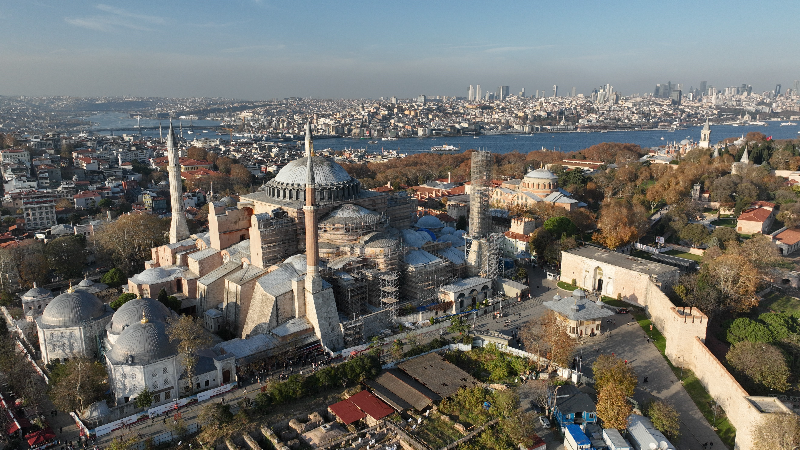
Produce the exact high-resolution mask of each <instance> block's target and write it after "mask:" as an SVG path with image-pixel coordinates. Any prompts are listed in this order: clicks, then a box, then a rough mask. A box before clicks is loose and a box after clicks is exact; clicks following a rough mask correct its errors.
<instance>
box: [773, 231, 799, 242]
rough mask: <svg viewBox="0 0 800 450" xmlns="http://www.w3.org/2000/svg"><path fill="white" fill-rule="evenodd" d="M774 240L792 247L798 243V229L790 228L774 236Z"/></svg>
mask: <svg viewBox="0 0 800 450" xmlns="http://www.w3.org/2000/svg"><path fill="white" fill-rule="evenodd" d="M775 239H777V240H779V241H781V242H782V243H784V244H786V245H794V244H796V243H798V242H800V229H797V228H790V229H788V230H784V231H781V232H780V233H778V234H777V235H776V236H775Z"/></svg>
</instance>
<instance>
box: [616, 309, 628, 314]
mask: <svg viewBox="0 0 800 450" xmlns="http://www.w3.org/2000/svg"><path fill="white" fill-rule="evenodd" d="M617 314H628V308H619V309H618V310H617Z"/></svg>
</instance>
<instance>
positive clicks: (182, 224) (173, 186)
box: [167, 122, 189, 244]
mask: <svg viewBox="0 0 800 450" xmlns="http://www.w3.org/2000/svg"><path fill="white" fill-rule="evenodd" d="M167 159H168V163H167V167H168V168H169V197H170V200H171V202H172V225H171V226H170V228H169V243H170V244H174V243H176V242H180V241H182V240H184V239H186V238H188V237H189V227H188V226H187V225H186V213H185V212H184V210H183V189H182V188H181V163H180V160H179V158H178V147H176V146H175V131H174V130H173V129H172V122H170V123H169V134H168V135H167Z"/></svg>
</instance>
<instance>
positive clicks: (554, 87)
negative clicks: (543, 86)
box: [553, 84, 558, 97]
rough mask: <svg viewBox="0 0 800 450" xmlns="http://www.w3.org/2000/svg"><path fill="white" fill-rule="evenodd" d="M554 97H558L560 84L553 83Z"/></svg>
mask: <svg viewBox="0 0 800 450" xmlns="http://www.w3.org/2000/svg"><path fill="white" fill-rule="evenodd" d="M553 97H558V85H555V84H554V85H553Z"/></svg>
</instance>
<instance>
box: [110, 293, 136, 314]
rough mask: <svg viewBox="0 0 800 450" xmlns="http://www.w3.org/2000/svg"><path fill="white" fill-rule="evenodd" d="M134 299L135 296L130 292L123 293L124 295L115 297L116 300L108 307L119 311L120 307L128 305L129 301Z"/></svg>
mask: <svg viewBox="0 0 800 450" xmlns="http://www.w3.org/2000/svg"><path fill="white" fill-rule="evenodd" d="M135 298H136V294H133V293H131V292H125V293H124V294H120V296H119V297H117V299H116V300H114V301H113V302H111V303H110V304H109V306H111V307H112V308H114V309H115V310H116V309H119V308H120V307H122V305H124V304H125V303H128V302H129V301H131V300H133V299H135Z"/></svg>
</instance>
